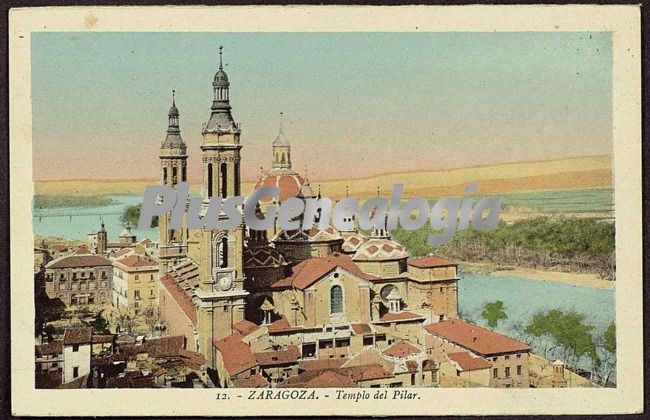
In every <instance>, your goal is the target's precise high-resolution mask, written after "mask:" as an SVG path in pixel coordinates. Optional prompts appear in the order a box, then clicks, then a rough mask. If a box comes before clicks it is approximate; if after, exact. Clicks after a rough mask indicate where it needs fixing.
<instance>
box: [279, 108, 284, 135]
mask: <svg viewBox="0 0 650 420" xmlns="http://www.w3.org/2000/svg"><path fill="white" fill-rule="evenodd" d="M283 115H284V112H282V111H280V131H279V133H280V134H284V132H283V131H282V116H283Z"/></svg>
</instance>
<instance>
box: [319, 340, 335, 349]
mask: <svg viewBox="0 0 650 420" xmlns="http://www.w3.org/2000/svg"><path fill="white" fill-rule="evenodd" d="M318 348H319V349H331V348H332V340H319V341H318Z"/></svg>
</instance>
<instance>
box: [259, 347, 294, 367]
mask: <svg viewBox="0 0 650 420" xmlns="http://www.w3.org/2000/svg"><path fill="white" fill-rule="evenodd" d="M299 358H300V349H298V347H296V346H289V347H287V348H286V349H283V350H273V351H265V352H261V353H255V359H256V360H257V363H258V364H259V365H260V366H277V365H286V364H295V363H298V359H299Z"/></svg>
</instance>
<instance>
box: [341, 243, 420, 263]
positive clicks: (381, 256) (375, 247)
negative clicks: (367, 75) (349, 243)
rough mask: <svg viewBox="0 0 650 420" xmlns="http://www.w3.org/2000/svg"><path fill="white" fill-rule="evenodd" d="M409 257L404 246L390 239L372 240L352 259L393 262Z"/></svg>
mask: <svg viewBox="0 0 650 420" xmlns="http://www.w3.org/2000/svg"><path fill="white" fill-rule="evenodd" d="M408 257H409V253H408V252H407V251H406V248H405V247H404V245H402V244H400V243H399V242H395V241H393V240H392V239H390V238H370V239H368V240H367V241H366V242H364V243H363V244H361V246H359V248H358V249H357V252H356V253H355V254H354V257H352V260H353V261H392V260H401V259H405V258H408Z"/></svg>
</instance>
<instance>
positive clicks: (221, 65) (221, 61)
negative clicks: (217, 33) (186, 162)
mask: <svg viewBox="0 0 650 420" xmlns="http://www.w3.org/2000/svg"><path fill="white" fill-rule="evenodd" d="M219 70H223V45H219Z"/></svg>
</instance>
